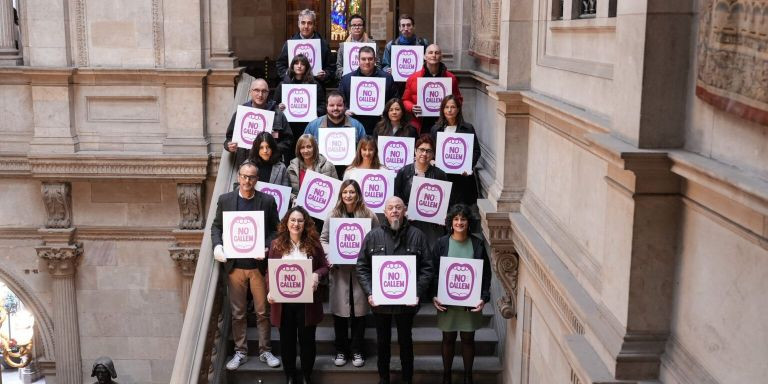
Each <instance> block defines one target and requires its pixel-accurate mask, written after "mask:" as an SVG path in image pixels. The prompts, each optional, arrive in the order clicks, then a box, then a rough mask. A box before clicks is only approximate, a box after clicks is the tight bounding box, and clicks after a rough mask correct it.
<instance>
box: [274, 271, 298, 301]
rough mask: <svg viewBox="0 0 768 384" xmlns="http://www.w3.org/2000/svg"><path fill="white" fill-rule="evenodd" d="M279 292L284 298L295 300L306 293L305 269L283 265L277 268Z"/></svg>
mask: <svg viewBox="0 0 768 384" xmlns="http://www.w3.org/2000/svg"><path fill="white" fill-rule="evenodd" d="M275 276H276V278H277V291H278V292H280V294H281V295H283V297H287V298H289V299H294V298H297V297H299V296H301V293H302V292H304V269H303V268H301V266H300V265H298V264H283V265H281V266H279V267H277V272H275Z"/></svg>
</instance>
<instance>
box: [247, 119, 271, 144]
mask: <svg viewBox="0 0 768 384" xmlns="http://www.w3.org/2000/svg"><path fill="white" fill-rule="evenodd" d="M266 128H267V118H266V117H264V115H262V114H261V113H256V112H248V113H246V114H245V116H243V120H242V122H241V123H240V137H242V138H243V141H244V142H245V143H246V144H248V145H253V139H255V138H256V135H258V134H259V133H262V132H264V130H265V129H266Z"/></svg>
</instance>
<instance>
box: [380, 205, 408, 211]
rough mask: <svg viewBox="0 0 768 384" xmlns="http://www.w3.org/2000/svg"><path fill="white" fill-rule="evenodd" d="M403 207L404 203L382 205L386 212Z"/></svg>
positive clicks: (399, 209) (400, 209)
mask: <svg viewBox="0 0 768 384" xmlns="http://www.w3.org/2000/svg"><path fill="white" fill-rule="evenodd" d="M403 209H405V206H404V205H388V206H386V207H384V210H385V211H387V212H392V211H402V210H403Z"/></svg>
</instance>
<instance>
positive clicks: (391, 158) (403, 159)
mask: <svg viewBox="0 0 768 384" xmlns="http://www.w3.org/2000/svg"><path fill="white" fill-rule="evenodd" d="M415 143H416V139H414V138H413V137H397V136H379V138H378V145H379V161H380V162H381V164H383V165H384V166H385V167H387V169H389V170H390V171H394V172H397V171H399V170H400V168H402V167H405V166H406V165H408V164H411V163H413V146H414V145H415Z"/></svg>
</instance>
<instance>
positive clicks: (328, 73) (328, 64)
mask: <svg viewBox="0 0 768 384" xmlns="http://www.w3.org/2000/svg"><path fill="white" fill-rule="evenodd" d="M301 39H302V37H301V34H299V33H296V34H295V35H293V36H291V38H290V39H288V40H301ZM310 39H320V55H322V60H323V70H324V71H325V79H323V84H325V85H327V84H328V83H330V82H332V81H333V79H335V78H336V58H335V57H333V54H332V53H331V48H330V46H329V45H328V41H327V40H325V39H323V38H322V36H320V34H319V33H317V32H315V33H313V34H312V37H310ZM289 64H290V63H289V62H288V42H285V43H283V49H282V50H281V51H280V56H278V57H277V61H276V62H275V66H276V67H277V78H278V79H282V78H284V77H285V74H286V73H287V72H288V65H289ZM310 70H311V69H310Z"/></svg>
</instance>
